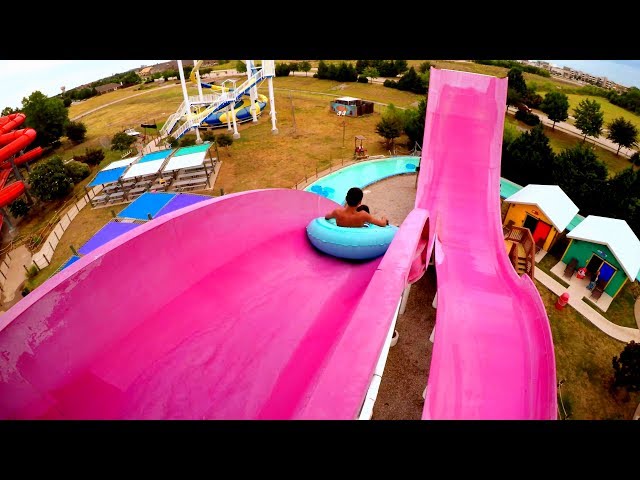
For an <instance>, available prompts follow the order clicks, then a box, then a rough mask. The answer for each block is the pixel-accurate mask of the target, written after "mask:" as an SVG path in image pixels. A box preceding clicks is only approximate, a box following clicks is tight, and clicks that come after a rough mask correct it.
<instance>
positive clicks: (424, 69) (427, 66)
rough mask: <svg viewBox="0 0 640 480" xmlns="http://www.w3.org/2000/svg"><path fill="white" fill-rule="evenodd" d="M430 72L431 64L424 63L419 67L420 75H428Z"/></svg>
mask: <svg viewBox="0 0 640 480" xmlns="http://www.w3.org/2000/svg"><path fill="white" fill-rule="evenodd" d="M429 70H431V62H422V63H421V64H420V66H419V67H418V71H419V72H420V73H427V72H428V71H429Z"/></svg>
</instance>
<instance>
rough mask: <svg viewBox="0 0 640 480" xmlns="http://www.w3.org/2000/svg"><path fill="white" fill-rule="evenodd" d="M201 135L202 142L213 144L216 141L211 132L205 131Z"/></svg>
mask: <svg viewBox="0 0 640 480" xmlns="http://www.w3.org/2000/svg"><path fill="white" fill-rule="evenodd" d="M201 135H202V141H203V142H213V141H215V139H216V135H215V134H214V133H213V132H212V131H211V130H205V131H204V132H203V133H202V134H201Z"/></svg>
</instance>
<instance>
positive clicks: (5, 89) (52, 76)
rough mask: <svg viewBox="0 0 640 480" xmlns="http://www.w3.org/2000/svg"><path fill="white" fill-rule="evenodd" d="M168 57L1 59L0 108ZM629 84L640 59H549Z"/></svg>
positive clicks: (635, 80) (637, 76)
mask: <svg viewBox="0 0 640 480" xmlns="http://www.w3.org/2000/svg"><path fill="white" fill-rule="evenodd" d="M165 61H166V60H0V110H1V109H3V108H4V107H19V106H21V105H22V98H23V97H26V96H29V95H30V94H31V93H33V92H34V91H36V90H40V91H41V92H42V93H44V94H46V95H57V94H58V93H60V87H62V86H65V87H66V88H67V89H68V90H69V89H71V88H74V87H77V86H78V85H83V84H85V83H89V82H92V81H95V80H99V79H101V78H104V77H108V76H110V75H113V74H115V73H121V72H124V71H127V70H130V69H132V68H139V67H141V66H142V65H153V64H155V63H160V62H165ZM549 61H550V62H551V63H553V64H556V65H561V66H563V65H566V66H568V67H572V68H575V69H578V70H583V71H585V72H588V73H591V74H592V75H598V76H605V77H607V78H608V79H609V80H612V81H614V82H617V83H620V84H622V85H626V86H629V87H630V86H636V87H640V60H549Z"/></svg>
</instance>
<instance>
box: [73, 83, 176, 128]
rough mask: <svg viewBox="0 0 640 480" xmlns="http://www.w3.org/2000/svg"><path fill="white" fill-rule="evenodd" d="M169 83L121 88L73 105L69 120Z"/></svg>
mask: <svg viewBox="0 0 640 480" xmlns="http://www.w3.org/2000/svg"><path fill="white" fill-rule="evenodd" d="M168 83H173V82H168ZM168 83H148V84H142V85H134V86H132V87H127V88H121V89H118V90H115V91H113V92H108V93H105V94H103V95H96V96H95V97H91V98H88V99H87V100H85V101H84V102H80V103H77V104H75V105H71V106H70V107H69V118H71V119H73V118H75V117H77V116H79V115H82V114H83V113H86V112H88V111H89V110H93V109H94V108H98V107H100V106H102V105H106V104H107V103H111V102H115V101H117V100H121V99H123V98H127V97H130V96H132V95H138V94H140V93H143V92H147V91H149V90H152V89H156V88H158V87H160V86H164V85H167V84H168Z"/></svg>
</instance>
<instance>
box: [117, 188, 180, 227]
mask: <svg viewBox="0 0 640 480" xmlns="http://www.w3.org/2000/svg"><path fill="white" fill-rule="evenodd" d="M176 195H177V194H175V193H151V192H145V193H143V194H142V195H140V196H139V197H138V198H137V199H136V200H135V201H134V202H133V203H131V204H130V205H129V206H128V207H127V208H125V209H124V210H122V211H121V212H120V213H119V214H118V217H120V218H132V219H136V220H149V216H148V215H151V217H152V218H154V217H155V216H156V214H157V213H158V212H159V211H160V210H161V209H162V207H164V206H165V205H166V204H167V203H169V201H170V200H171V199H172V198H173V197H175V196H176Z"/></svg>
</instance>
